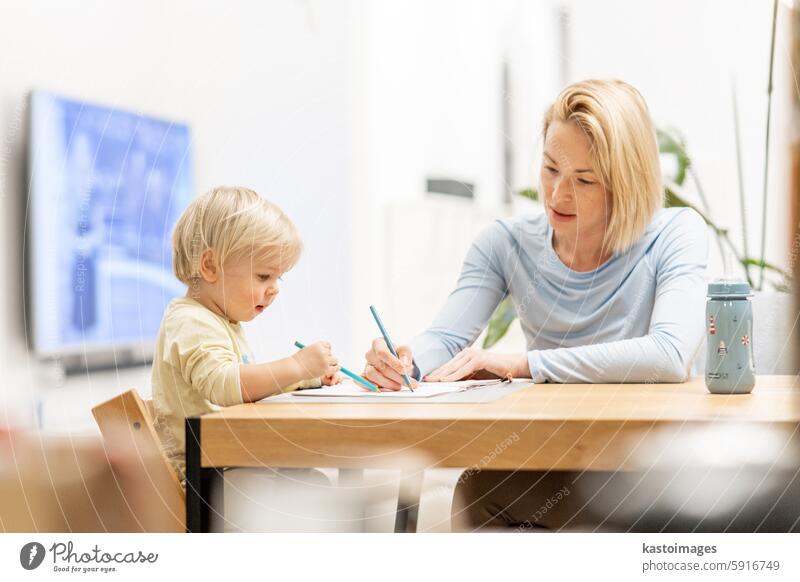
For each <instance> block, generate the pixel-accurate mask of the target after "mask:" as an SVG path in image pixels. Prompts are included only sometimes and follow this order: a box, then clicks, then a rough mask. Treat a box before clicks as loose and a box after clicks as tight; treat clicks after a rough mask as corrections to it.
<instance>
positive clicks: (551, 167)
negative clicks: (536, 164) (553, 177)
mask: <svg viewBox="0 0 800 582" xmlns="http://www.w3.org/2000/svg"><path fill="white" fill-rule="evenodd" d="M544 169H545V170H547V171H548V172H550V173H551V174H556V173H558V170H556V169H555V168H554V167H553V166H545V167H544Z"/></svg>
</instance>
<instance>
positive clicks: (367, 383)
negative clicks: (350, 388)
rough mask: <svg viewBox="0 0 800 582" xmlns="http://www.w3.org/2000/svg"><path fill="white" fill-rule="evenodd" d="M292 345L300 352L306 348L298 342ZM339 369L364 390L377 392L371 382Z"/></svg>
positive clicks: (342, 368) (345, 369) (346, 370)
mask: <svg viewBox="0 0 800 582" xmlns="http://www.w3.org/2000/svg"><path fill="white" fill-rule="evenodd" d="M294 345H295V346H297V347H298V348H300V349H301V350H302V349H303V348H304V347H306V346H305V344H304V343H303V342H298V341H296V342H294ZM339 369H340V370H341V371H342V373H343V374H346V375H348V376H350V377H351V378H352V379H353V380H355V381H356V382H358V383H359V384H361V385H362V386H364V387H366V388H369V389H370V390H372V391H373V392H377V391H378V387H377V386H375V384H373V383H372V382H369V381H368V380H365V379H364V378H362V377H361V376H359V375H358V374H355V373H353V372H351V371H350V370H348V369H347V368H345V367H341V368H339Z"/></svg>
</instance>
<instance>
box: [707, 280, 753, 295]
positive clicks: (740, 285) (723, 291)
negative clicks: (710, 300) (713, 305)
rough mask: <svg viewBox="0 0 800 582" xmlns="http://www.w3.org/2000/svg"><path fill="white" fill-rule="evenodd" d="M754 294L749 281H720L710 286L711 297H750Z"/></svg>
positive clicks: (709, 293)
mask: <svg viewBox="0 0 800 582" xmlns="http://www.w3.org/2000/svg"><path fill="white" fill-rule="evenodd" d="M751 295H752V292H751V290H750V284H749V283H748V282H747V281H736V280H731V279H719V280H717V281H714V282H713V283H709V284H708V296H709V297H731V296H739V297H750V296H751Z"/></svg>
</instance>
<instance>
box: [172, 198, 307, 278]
mask: <svg viewBox="0 0 800 582" xmlns="http://www.w3.org/2000/svg"><path fill="white" fill-rule="evenodd" d="M207 249H212V250H213V251H214V257H215V258H216V260H217V263H218V264H219V265H220V266H221V265H223V264H224V263H225V261H226V260H228V259H229V258H232V257H242V256H251V257H258V258H259V259H264V260H267V261H269V262H271V263H274V264H280V265H281V266H282V267H283V270H289V269H290V268H291V267H293V266H294V265H295V264H296V263H297V261H298V260H299V258H300V253H301V252H302V250H303V244H302V242H301V241H300V235H299V234H298V232H297V228H296V227H295V225H294V224H293V223H292V221H291V220H289V217H288V216H286V214H284V212H283V211H282V210H281V209H280V208H278V207H277V206H275V205H274V204H272V203H271V202H268V201H267V200H265V199H264V198H262V197H261V196H260V195H259V194H258V193H257V192H254V191H253V190H250V189H249V188H241V187H230V186H219V187H217V188H212V189H211V190H209V191H208V192H206V193H205V194H203V195H202V196H200V197H199V198H197V199H196V200H194V201H192V203H191V204H189V206H187V207H186V210H184V212H183V214H182V215H181V217H180V218H179V219H178V223H177V224H176V225H175V231H174V232H173V234H172V267H173V269H174V271H175V276H176V277H178V279H179V280H181V281H182V282H183V283H185V284H187V285H189V284H190V282H191V281H192V280H193V279H196V278H197V277H199V276H200V256H201V255H202V254H203V252H204V251H205V250H207Z"/></svg>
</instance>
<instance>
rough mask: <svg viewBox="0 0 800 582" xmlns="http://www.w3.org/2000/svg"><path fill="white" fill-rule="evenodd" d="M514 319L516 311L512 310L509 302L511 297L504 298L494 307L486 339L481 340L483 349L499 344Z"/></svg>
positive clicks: (512, 307) (512, 305) (511, 304)
mask: <svg viewBox="0 0 800 582" xmlns="http://www.w3.org/2000/svg"><path fill="white" fill-rule="evenodd" d="M516 318H517V311H516V310H515V309H514V303H513V302H512V301H511V297H506V298H505V299H503V300H502V301H501V302H500V303H499V304H498V305H497V307H495V310H494V313H492V317H490V318H489V325H488V327H487V330H486V337H485V338H484V339H483V349H485V350H488V349H489V348H490V347H492V346H493V345H494V344H496V343H497V342H499V341H500V340H501V339H502V337H503V336H504V335H506V332H507V331H508V328H509V327H511V324H512V323H513V322H514V320H515V319H516Z"/></svg>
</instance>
